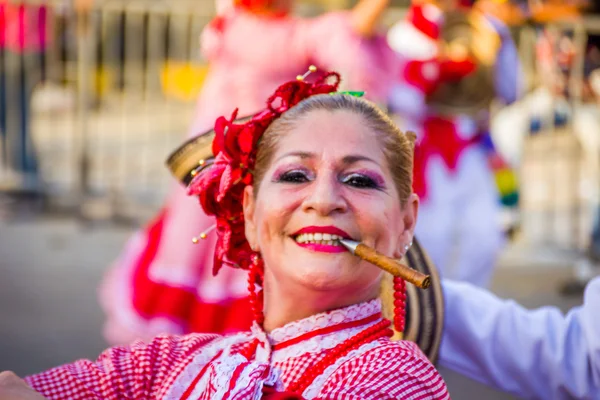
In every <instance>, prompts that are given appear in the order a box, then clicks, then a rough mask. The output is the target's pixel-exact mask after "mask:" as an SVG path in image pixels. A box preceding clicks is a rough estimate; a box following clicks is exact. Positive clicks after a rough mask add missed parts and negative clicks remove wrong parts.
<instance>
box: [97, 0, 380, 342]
mask: <svg viewBox="0 0 600 400" xmlns="http://www.w3.org/2000/svg"><path fill="white" fill-rule="evenodd" d="M293 5H294V2H293V1H291V0H235V1H234V2H228V1H218V2H217V11H218V15H217V17H216V18H215V19H214V20H213V21H212V22H210V23H209V25H208V26H207V27H206V28H205V30H204V32H203V33H202V37H201V49H202V53H203V55H204V56H205V58H206V59H207V60H208V61H209V65H210V69H209V72H208V76H207V78H206V80H205V83H204V86H203V89H202V92H201V93H200V96H199V99H198V102H197V108H196V109H197V111H196V115H195V120H194V122H193V123H192V127H191V129H190V131H189V133H188V136H190V137H194V136H197V135H199V134H200V133H201V132H205V131H207V130H209V129H211V128H212V127H213V125H214V121H215V119H216V118H217V117H219V116H221V115H225V114H228V113H230V112H231V110H232V108H233V107H234V106H237V107H239V113H238V115H239V116H240V117H242V116H245V115H248V114H250V113H253V112H255V111H256V110H259V109H261V108H262V107H263V106H264V99H265V98H266V97H267V95H268V94H269V93H271V92H272V91H273V90H274V89H275V88H276V87H277V85H278V83H279V82H282V81H285V80H287V79H289V77H290V76H292V77H293V76H296V75H298V74H302V73H303V72H304V71H306V69H307V67H308V66H309V65H310V64H315V65H316V66H318V67H320V69H321V68H323V69H335V70H337V71H340V72H341V73H342V74H343V76H344V77H346V80H345V82H343V83H342V84H343V85H344V87H346V88H360V90H365V91H366V92H367V97H368V98H369V99H371V100H374V101H379V102H383V99H384V98H385V95H384V94H383V93H384V92H385V87H384V85H385V83H386V82H387V81H386V79H385V77H384V75H385V74H386V73H387V72H386V71H387V69H386V68H385V66H386V65H387V63H388V60H387V57H388V56H390V55H391V53H388V52H389V48H387V46H386V45H385V41H384V40H381V38H379V37H377V36H376V35H375V33H376V27H377V24H378V21H379V17H380V16H381V14H382V13H383V11H384V10H385V9H386V7H387V5H388V0H361V1H359V2H358V3H357V4H356V6H354V8H353V9H352V10H349V11H341V12H331V13H327V14H325V15H322V16H319V17H317V18H312V19H306V18H298V17H295V16H293V15H291V9H292V6H293ZM213 225H214V218H212V217H207V216H206V215H205V214H204V213H203V212H202V210H201V209H200V208H199V207H198V206H197V204H196V202H195V201H194V199H192V198H189V197H188V196H187V195H186V191H185V189H183V188H181V187H179V186H177V187H174V188H173V190H172V192H171V194H170V196H169V198H168V201H167V203H166V204H165V206H164V207H163V209H162V210H161V212H160V213H159V215H157V217H156V218H155V220H153V221H152V222H150V223H149V224H148V225H147V226H146V227H145V229H143V230H140V231H139V232H137V233H136V234H135V235H134V236H133V237H132V238H131V239H130V240H129V241H128V243H127V244H126V245H125V247H124V249H123V251H122V253H121V255H120V257H119V258H118V259H117V260H116V261H115V263H114V265H112V266H111V268H110V271H109V272H108V274H107V276H106V277H105V280H104V282H103V284H102V287H101V289H100V300H101V303H102V306H103V308H104V310H105V312H106V314H107V321H106V324H105V332H104V334H105V337H106V339H107V340H108V342H109V343H111V344H122V343H129V342H130V341H131V340H133V339H135V338H138V337H143V338H147V337H151V336H154V335H156V334H158V333H163V332H170V333H184V332H227V331H236V330H240V329H244V328H247V326H249V324H250V320H248V318H247V313H246V312H245V311H244V310H246V309H247V308H248V307H249V304H248V298H247V292H246V286H247V283H246V274H245V273H244V272H243V271H239V270H235V269H230V270H227V271H223V273H221V274H219V275H218V276H215V277H213V276H212V270H213V249H214V246H215V238H214V235H208V237H207V238H206V240H200V241H199V243H198V244H193V243H192V238H193V237H196V236H197V235H198V234H199V233H200V232H203V231H204V230H207V229H209V228H210V227H211V226H213Z"/></svg>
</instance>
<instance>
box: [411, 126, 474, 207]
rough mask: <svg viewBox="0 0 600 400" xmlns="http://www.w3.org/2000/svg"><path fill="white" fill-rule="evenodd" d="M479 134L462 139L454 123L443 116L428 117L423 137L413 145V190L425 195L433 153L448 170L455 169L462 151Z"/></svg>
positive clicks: (423, 196)
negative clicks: (428, 167) (428, 166)
mask: <svg viewBox="0 0 600 400" xmlns="http://www.w3.org/2000/svg"><path fill="white" fill-rule="evenodd" d="M478 140H479V136H476V137H475V138H472V139H463V138H461V137H460V136H459V135H458V132H457V131H456V123H455V122H454V121H453V120H452V119H448V118H443V117H429V118H427V119H426V120H425V122H424V126H423V137H422V138H421V140H420V141H419V142H418V143H417V145H416V147H415V162H414V177H413V190H414V191H415V193H417V194H418V195H419V197H421V198H425V197H426V196H427V185H426V182H427V179H426V171H427V164H428V162H429V160H430V158H431V157H432V156H434V155H437V156H440V157H441V158H442V160H443V161H444V163H445V164H446V166H447V167H448V168H449V169H450V170H455V169H456V165H457V163H458V159H459V158H460V156H461V154H462V152H463V151H464V150H465V149H466V148H467V147H469V146H470V145H472V144H474V143H476V142H477V141H478Z"/></svg>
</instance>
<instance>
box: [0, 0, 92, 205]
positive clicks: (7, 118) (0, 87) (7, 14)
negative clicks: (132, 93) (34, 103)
mask: <svg viewBox="0 0 600 400" xmlns="http://www.w3.org/2000/svg"><path fill="white" fill-rule="evenodd" d="M92 3H93V0H73V5H74V8H75V9H76V10H77V11H78V12H79V13H83V12H87V11H88V10H89V9H90V7H91V6H92ZM50 12H51V7H49V6H48V5H47V4H46V2H45V1H6V0H0V151H1V152H2V154H0V161H1V162H2V163H3V165H1V166H0V171H1V170H4V172H5V176H4V177H3V178H4V179H3V181H4V183H5V187H1V188H0V189H4V190H8V191H9V192H13V193H27V194H33V195H41V194H42V192H43V186H42V179H41V177H40V173H39V170H38V168H39V165H38V158H37V154H36V150H35V143H34V142H33V138H32V131H31V100H32V96H33V93H34V90H35V89H36V86H37V85H38V84H40V83H41V82H42V80H44V79H45V78H46V76H45V73H46V71H45V70H44V67H45V66H44V60H45V53H46V51H47V49H48V47H49V45H50V43H51V40H52V37H51V32H52V26H51V21H52V19H51V15H50Z"/></svg>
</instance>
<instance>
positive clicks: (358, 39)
mask: <svg viewBox="0 0 600 400" xmlns="http://www.w3.org/2000/svg"><path fill="white" fill-rule="evenodd" d="M300 24H301V25H304V26H301V27H300V29H297V35H298V38H297V39H298V45H299V47H298V48H300V49H302V51H303V52H304V53H305V55H306V58H307V61H308V62H310V63H313V64H315V65H317V66H318V67H320V68H322V69H328V70H334V71H337V72H339V73H341V75H342V77H344V81H343V82H342V86H343V89H344V90H362V91H365V92H367V93H366V95H367V97H368V98H369V99H371V100H374V101H376V102H382V103H383V102H385V100H386V97H387V86H388V83H389V81H390V79H391V77H392V74H393V73H394V72H395V71H399V66H398V60H397V57H395V55H394V54H393V52H392V51H391V49H390V48H389V46H388V45H387V42H386V40H385V38H384V37H383V36H377V35H376V36H373V37H371V38H366V37H363V36H361V35H359V34H357V33H356V32H355V31H354V29H353V28H352V24H351V14H350V12H348V11H345V12H331V13H327V14H324V15H322V16H320V17H317V18H314V19H310V20H304V21H302V22H301V23H300Z"/></svg>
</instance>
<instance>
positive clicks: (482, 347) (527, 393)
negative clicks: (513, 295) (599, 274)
mask: <svg viewBox="0 0 600 400" xmlns="http://www.w3.org/2000/svg"><path fill="white" fill-rule="evenodd" d="M442 286H443V290H444V298H445V305H446V317H445V318H444V333H443V336H442V346H441V349H440V361H439V362H440V364H441V365H443V366H445V367H447V368H450V369H452V370H454V371H456V372H458V373H460V374H463V375H466V376H468V377H470V378H472V379H474V380H476V381H479V382H481V383H484V384H486V385H489V386H492V387H495V388H497V389H500V390H503V391H506V392H510V393H514V394H516V395H518V396H520V397H524V398H527V399H571V398H577V399H592V398H593V399H597V398H600V317H599V315H600V314H598V308H599V307H600V278H596V279H595V280H593V281H592V282H590V283H589V285H588V287H587V289H586V293H585V298H584V304H583V305H582V306H580V307H576V308H574V309H572V310H571V311H570V312H569V313H568V314H567V315H563V314H562V313H561V312H560V310H558V309H557V308H554V307H544V308H540V309H537V310H527V309H525V308H523V307H522V306H520V305H519V304H517V303H515V302H514V301H511V300H502V299H500V298H498V297H496V296H494V295H493V294H491V293H489V292H487V291H486V290H483V289H480V288H477V287H475V286H472V285H469V284H466V283H459V282H453V281H448V280H446V281H443V282H442Z"/></svg>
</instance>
